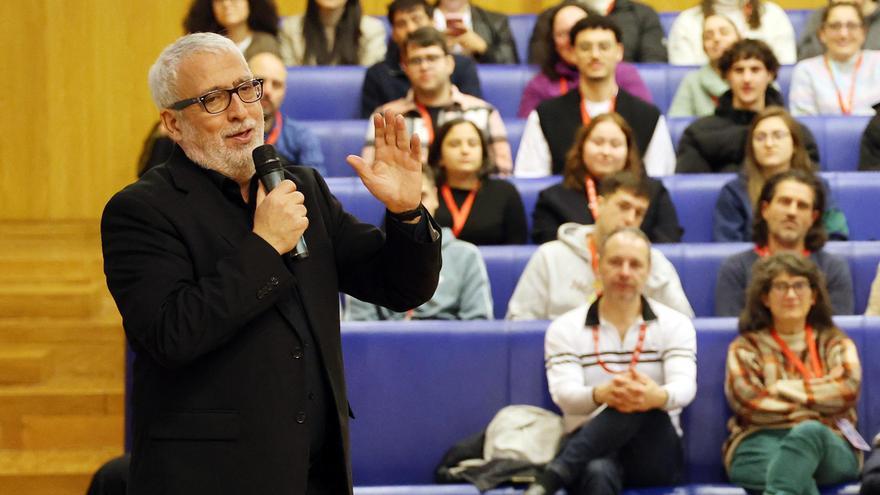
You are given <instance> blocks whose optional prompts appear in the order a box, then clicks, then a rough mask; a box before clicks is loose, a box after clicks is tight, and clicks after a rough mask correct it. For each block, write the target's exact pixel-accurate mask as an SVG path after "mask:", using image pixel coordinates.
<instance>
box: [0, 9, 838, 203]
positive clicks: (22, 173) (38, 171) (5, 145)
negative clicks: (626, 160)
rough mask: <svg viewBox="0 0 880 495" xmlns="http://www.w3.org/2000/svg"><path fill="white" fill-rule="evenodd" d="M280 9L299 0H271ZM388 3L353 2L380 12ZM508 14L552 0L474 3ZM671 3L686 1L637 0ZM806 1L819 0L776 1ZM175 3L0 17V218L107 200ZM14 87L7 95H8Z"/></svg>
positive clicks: (132, 152)
mask: <svg viewBox="0 0 880 495" xmlns="http://www.w3.org/2000/svg"><path fill="white" fill-rule="evenodd" d="M278 3H279V9H280V11H281V13H282V14H285V15H288V14H293V13H296V12H301V11H302V10H303V9H304V7H305V0H280V1H279V2H278ZM387 3H388V0H363V5H364V8H365V11H366V12H367V13H370V14H377V15H384V13H385V9H386V5H387ZM475 3H477V4H478V5H482V6H485V7H488V8H491V9H494V10H499V11H503V12H508V13H523V12H537V11H540V10H541V8H543V7H546V6H549V5H552V4H555V3H556V0H475ZM647 3H649V4H651V5H653V6H654V7H655V8H657V9H658V10H674V9H680V8H685V7H688V6H691V5H693V4H695V3H696V2H695V1H694V0H649V1H648V2H647ZM780 3H781V4H782V5H783V6H785V7H786V8H812V7H815V6H818V5H822V4H824V2H823V1H822V0H783V1H781V2H780ZM187 6H188V2H186V1H184V0H135V1H134V2H120V1H119V0H89V1H70V0H27V1H24V2H5V3H4V6H3V7H4V12H3V15H2V16H0V46H2V47H3V49H2V50H0V57H2V58H0V70H2V73H3V74H4V77H5V78H6V85H5V91H0V109H2V111H3V116H4V118H3V119H0V219H7V220H8V219H90V218H98V217H99V215H100V213H101V209H102V208H103V206H104V204H105V203H106V201H107V199H108V198H109V197H110V195H111V194H113V193H114V192H115V191H117V190H118V189H120V188H121V187H122V186H124V185H125V184H126V183H128V182H130V181H131V180H133V179H134V177H135V162H136V158H137V155H138V153H139V152H140V147H141V143H142V140H143V138H144V136H145V135H146V132H147V130H148V129H149V128H150V125H151V124H152V123H153V122H154V121H155V119H156V115H157V112H156V109H155V108H154V107H153V105H152V103H151V101H150V98H149V91H148V89H147V84H146V73H147V70H148V68H149V66H150V64H151V63H152V62H153V60H154V59H155V58H156V56H157V55H158V53H159V51H160V50H161V49H162V48H163V47H164V46H165V45H167V44H168V43H170V42H171V41H173V40H174V39H175V38H176V37H177V36H179V35H180V34H181V21H182V18H183V15H184V13H185V11H186V9H187ZM16 90H17V91H18V93H19V94H17V95H15V94H13V93H15V92H16Z"/></svg>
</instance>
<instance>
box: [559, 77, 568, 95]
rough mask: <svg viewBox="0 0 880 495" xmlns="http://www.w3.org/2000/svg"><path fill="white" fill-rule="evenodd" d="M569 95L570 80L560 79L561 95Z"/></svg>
mask: <svg viewBox="0 0 880 495" xmlns="http://www.w3.org/2000/svg"><path fill="white" fill-rule="evenodd" d="M565 93H568V79H566V78H564V77H560V78H559V94H560V95H564V94H565Z"/></svg>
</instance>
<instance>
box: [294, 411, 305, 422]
mask: <svg viewBox="0 0 880 495" xmlns="http://www.w3.org/2000/svg"><path fill="white" fill-rule="evenodd" d="M296 422H297V423H299V424H303V423H305V422H306V413H304V412H302V411H300V412H298V413H296Z"/></svg>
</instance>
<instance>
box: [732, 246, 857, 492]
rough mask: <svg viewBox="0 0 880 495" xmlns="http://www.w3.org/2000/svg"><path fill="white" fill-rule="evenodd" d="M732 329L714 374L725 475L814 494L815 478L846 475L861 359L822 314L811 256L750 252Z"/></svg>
mask: <svg viewBox="0 0 880 495" xmlns="http://www.w3.org/2000/svg"><path fill="white" fill-rule="evenodd" d="M739 333H740V335H739V336H738V337H737V338H736V339H734V341H733V342H732V343H731V344H730V347H729V348H728V351H727V373H726V377H725V382H724V395H725V396H726V397H727V402H728V404H730V408H731V409H732V410H733V417H732V418H730V420H729V422H728V428H729V429H730V436H729V437H728V439H727V441H726V442H725V444H724V464H725V467H726V468H727V473H728V475H729V477H730V481H732V482H733V483H734V484H737V485H739V486H741V487H743V488H745V489H746V490H749V491H756V492H764V493H768V494H769V493H774V494H775V493H792V494H793V493H800V494H808V493H813V494H818V493H819V490H818V488H817V486H816V485H817V484H819V485H825V484H835V483H844V482H849V481H855V480H856V479H857V478H858V476H859V457H861V456H857V455H856V453H855V452H854V446H855V444H856V443H857V440H856V439H855V438H853V434H854V435H855V436H858V433H855V424H856V401H857V399H858V397H859V388H860V385H861V380H862V369H861V364H860V363H859V353H858V351H857V350H856V346H855V344H854V343H853V341H852V340H850V338H849V337H847V336H846V334H845V333H843V331H841V330H840V329H839V328H837V326H835V324H834V322H833V321H832V319H831V307H830V305H829V301H828V291H827V290H826V288H825V280H824V278H823V277H822V274H821V273H820V271H819V268H818V267H817V266H816V265H815V263H813V262H812V261H810V260H808V259H806V258H803V257H801V256H798V255H796V254H791V253H782V254H776V255H773V256H771V257H769V258H765V259H762V260H760V261H758V263H757V264H756V265H755V268H754V275H753V277H752V282H751V283H750V284H749V288H748V295H747V302H746V306H745V309H744V310H743V312H742V315H741V316H740V319H739ZM847 440H849V441H847ZM858 440H861V437H858ZM861 441H862V443H864V440H861Z"/></svg>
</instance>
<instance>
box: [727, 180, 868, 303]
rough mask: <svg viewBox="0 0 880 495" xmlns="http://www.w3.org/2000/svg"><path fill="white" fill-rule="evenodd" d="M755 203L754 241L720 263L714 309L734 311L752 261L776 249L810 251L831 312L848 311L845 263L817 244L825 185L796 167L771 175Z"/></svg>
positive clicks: (821, 236)
mask: <svg viewBox="0 0 880 495" xmlns="http://www.w3.org/2000/svg"><path fill="white" fill-rule="evenodd" d="M757 203H758V204H757V205H756V207H755V212H756V213H755V223H754V225H753V226H752V240H753V241H754V242H755V247H754V248H752V249H749V250H748V251H744V252H742V253H739V254H735V255H733V256H731V257H729V258H727V259H726V260H724V263H722V265H721V268H720V269H719V270H718V280H717V282H716V285H715V315H716V316H739V314H740V312H741V311H742V309H743V307H744V305H745V297H746V288H747V287H748V285H749V281H750V280H751V278H752V264H753V263H754V262H755V261H757V260H758V258H762V257H765V256H769V255H771V254H775V253H778V252H792V253H797V254H802V255H804V256H809V257H810V259H812V260H813V262H815V263H816V265H818V266H819V268H820V269H821V270H822V272H823V273H824V274H825V281H826V283H827V286H828V294H829V296H831V308H832V310H833V311H834V314H837V315H849V314H853V310H854V302H853V284H852V276H851V275H850V272H849V265H848V264H847V262H846V260H843V259H841V258H839V257H837V256H835V255H833V254H830V253H827V252H825V251H823V250H822V247H823V246H824V245H825V240H826V239H827V234H826V233H825V227H824V224H823V223H822V212H823V211H825V191H824V189H823V188H822V185H821V184H820V182H819V181H818V180H817V179H816V178H815V176H813V175H812V174H810V173H807V172H804V171H801V170H789V171H788V172H783V173H781V174H778V175H775V176H773V177H771V178H770V179H768V180H767V182H766V183H765V184H764V187H763V188H762V189H761V194H760V196H759V197H758V202H757Z"/></svg>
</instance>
